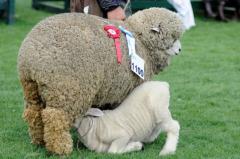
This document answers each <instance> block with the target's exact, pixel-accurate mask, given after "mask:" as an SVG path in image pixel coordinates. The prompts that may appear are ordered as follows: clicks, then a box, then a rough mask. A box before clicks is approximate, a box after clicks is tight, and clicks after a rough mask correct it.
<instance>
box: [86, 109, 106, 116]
mask: <svg viewBox="0 0 240 159" xmlns="http://www.w3.org/2000/svg"><path fill="white" fill-rule="evenodd" d="M86 115H89V116H94V117H100V116H103V115H104V113H103V111H101V110H100V109H98V108H90V109H88V111H87V113H86Z"/></svg>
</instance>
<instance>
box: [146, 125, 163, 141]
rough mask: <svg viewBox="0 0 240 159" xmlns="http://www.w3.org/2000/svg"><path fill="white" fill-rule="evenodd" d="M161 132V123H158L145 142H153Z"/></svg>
mask: <svg viewBox="0 0 240 159" xmlns="http://www.w3.org/2000/svg"><path fill="white" fill-rule="evenodd" d="M160 132H161V124H157V126H156V127H155V128H154V129H153V131H152V133H151V134H150V135H149V136H148V137H146V138H145V139H144V140H143V142H144V143H151V142H153V141H154V140H155V139H156V138H157V137H158V136H159V134H160Z"/></svg>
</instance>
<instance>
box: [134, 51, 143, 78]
mask: <svg viewBox="0 0 240 159" xmlns="http://www.w3.org/2000/svg"><path fill="white" fill-rule="evenodd" d="M131 70H132V71H133V72H134V73H135V74H136V75H138V76H139V77H140V78H142V79H144V60H143V59H142V58H141V57H140V56H138V55H137V54H132V55H131Z"/></svg>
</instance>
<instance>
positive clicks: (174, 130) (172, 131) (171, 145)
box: [159, 120, 180, 156]
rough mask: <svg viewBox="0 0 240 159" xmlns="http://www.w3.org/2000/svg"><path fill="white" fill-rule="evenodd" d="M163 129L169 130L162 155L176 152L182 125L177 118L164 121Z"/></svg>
mask: <svg viewBox="0 0 240 159" xmlns="http://www.w3.org/2000/svg"><path fill="white" fill-rule="evenodd" d="M161 129H162V130H163V131H165V132H167V140H166V143H165V144H164V146H163V149H162V150H161V152H160V154H159V155H160V156H162V155H168V154H174V153H175V151H176V148H177V143H178V137H179V130H180V125H179V123H178V121H176V120H169V121H167V122H163V123H162V125H161Z"/></svg>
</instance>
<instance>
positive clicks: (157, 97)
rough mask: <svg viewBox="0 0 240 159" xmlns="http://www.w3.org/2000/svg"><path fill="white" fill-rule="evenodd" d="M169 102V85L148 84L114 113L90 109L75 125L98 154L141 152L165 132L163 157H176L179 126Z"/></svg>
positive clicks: (136, 89)
mask: <svg viewBox="0 0 240 159" xmlns="http://www.w3.org/2000/svg"><path fill="white" fill-rule="evenodd" d="M169 99H170V93H169V84H168V83H167V82H159V81H151V82H145V83H143V84H142V85H140V86H139V87H137V88H135V89H134V90H133V92H132V93H131V94H130V95H129V96H128V97H127V98H126V99H125V100H124V101H123V102H122V104H121V105H120V106H119V107H117V108H116V109H114V110H108V111H104V112H101V110H99V109H94V108H91V109H89V111H88V113H87V114H86V116H85V117H84V118H83V119H82V120H81V121H77V122H76V123H75V126H76V127H77V128H78V132H79V134H80V140H81V142H82V143H83V144H84V145H85V146H86V147H88V148H89V149H91V150H94V151H97V152H108V153H126V152H131V151H139V150H141V149H142V148H143V144H142V143H150V142H153V141H154V140H155V139H156V138H157V137H158V135H159V134H160V132H161V131H163V132H167V139H166V143H165V145H164V147H163V149H162V150H161V152H160V155H167V154H173V153H175V151H176V147H177V143H178V136H179V130H180V125H179V123H178V121H176V120H173V119H172V116H171V113H170V111H169V109H168V107H169ZM101 113H102V114H101Z"/></svg>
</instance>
